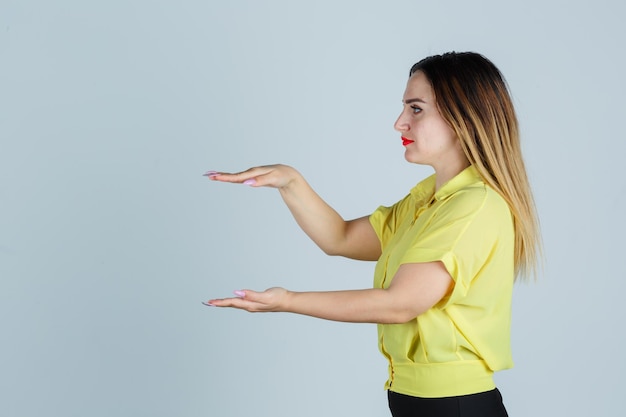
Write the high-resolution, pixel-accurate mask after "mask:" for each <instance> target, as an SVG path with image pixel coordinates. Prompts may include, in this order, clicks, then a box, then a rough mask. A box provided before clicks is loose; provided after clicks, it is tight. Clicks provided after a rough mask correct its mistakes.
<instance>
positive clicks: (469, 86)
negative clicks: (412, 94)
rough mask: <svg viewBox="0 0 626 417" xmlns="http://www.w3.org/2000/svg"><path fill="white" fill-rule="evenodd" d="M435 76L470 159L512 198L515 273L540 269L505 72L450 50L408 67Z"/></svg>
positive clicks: (441, 103)
mask: <svg viewBox="0 0 626 417" xmlns="http://www.w3.org/2000/svg"><path fill="white" fill-rule="evenodd" d="M418 71H419V72H422V73H423V74H424V75H425V76H426V78H428V80H429V81H430V84H431V86H432V89H433V91H434V94H435V100H436V103H437V107H438V109H439V112H440V113H441V116H442V117H443V118H444V119H445V120H446V121H447V123H448V124H449V125H450V126H451V127H452V129H453V130H454V132H455V133H456V136H457V137H458V138H459V139H460V141H461V146H462V148H463V151H464V152H465V155H466V156H467V158H468V159H469V162H470V163H471V164H472V165H473V166H474V167H475V168H476V169H477V170H478V172H479V174H480V175H481V177H482V178H483V180H484V181H485V183H486V184H488V185H489V186H490V187H492V188H493V189H494V190H495V191H496V192H498V193H499V194H500V195H501V196H502V197H503V198H504V199H505V201H506V202H507V203H508V205H509V208H510V209H511V213H512V214H513V224H514V227H515V274H516V277H519V276H521V277H526V276H528V275H536V266H537V262H538V260H539V258H540V254H541V237H540V232H539V221H538V218H537V212H536V208H535V203H534V200H533V196H532V192H531V189H530V184H529V181H528V176H527V175H526V168H525V166H524V161H523V158H522V152H521V147H520V140H519V129H518V123H517V117H516V115H515V109H514V107H513V103H512V100H511V96H510V95H509V90H508V87H507V84H506V81H505V80H504V77H503V76H502V74H501V73H500V71H499V70H498V68H496V66H495V65H494V64H493V63H492V62H491V61H489V60H488V59H487V58H485V57H484V56H482V55H480V54H477V53H474V52H449V53H445V54H443V55H433V56H430V57H427V58H424V59H422V60H421V61H419V62H418V63H416V64H415V65H413V67H412V68H411V71H410V73H409V76H412V75H413V74H414V73H416V72H418Z"/></svg>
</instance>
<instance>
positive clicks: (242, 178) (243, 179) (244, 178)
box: [204, 166, 271, 185]
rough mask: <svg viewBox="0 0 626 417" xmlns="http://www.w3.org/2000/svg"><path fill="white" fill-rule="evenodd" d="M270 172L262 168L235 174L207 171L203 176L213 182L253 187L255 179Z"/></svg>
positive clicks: (268, 168)
mask: <svg viewBox="0 0 626 417" xmlns="http://www.w3.org/2000/svg"><path fill="white" fill-rule="evenodd" d="M270 170H271V169H270V167H265V166H262V167H254V168H249V169H247V170H245V171H241V172H235V173H228V172H218V171H208V172H206V173H205V174H204V176H206V177H208V178H209V179H210V180H214V181H221V182H230V183H239V184H246V185H255V183H256V182H257V181H256V177H258V176H261V175H264V174H266V173H267V172H269V171H270Z"/></svg>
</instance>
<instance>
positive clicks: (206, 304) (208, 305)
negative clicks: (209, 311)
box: [202, 301, 215, 307]
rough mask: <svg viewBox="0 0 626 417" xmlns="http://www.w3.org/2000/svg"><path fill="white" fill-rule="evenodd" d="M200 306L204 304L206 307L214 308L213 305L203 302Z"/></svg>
mask: <svg viewBox="0 0 626 417" xmlns="http://www.w3.org/2000/svg"><path fill="white" fill-rule="evenodd" d="M202 304H204V305H205V306H207V307H215V306H214V305H213V304H211V303H210V302H209V301H203V302H202Z"/></svg>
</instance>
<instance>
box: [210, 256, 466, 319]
mask: <svg viewBox="0 0 626 417" xmlns="http://www.w3.org/2000/svg"><path fill="white" fill-rule="evenodd" d="M453 283H454V282H453V280H452V278H451V277H450V274H449V273H448V271H447V270H446V268H445V267H444V266H443V264H442V263H441V262H427V263H411V264H403V265H402V266H400V268H399V269H398V272H397V273H396V275H395V276H394V278H393V280H392V282H391V285H390V286H389V288H387V289H379V288H372V289H366V290H352V291H329V292H292V291H287V290H285V289H283V288H270V289H268V290H266V291H264V292H255V291H250V290H244V291H241V292H237V293H238V294H239V295H240V298H226V299H219V300H210V301H209V302H208V303H207V304H208V305H211V306H215V307H234V308H238V309H242V310H246V311H250V312H268V311H274V312H289V313H296V314H304V315H307V316H311V317H317V318H321V319H326V320H334V321H344V322H353V323H387V324H391V323H406V322H407V321H410V320H412V319H414V318H415V317H417V316H419V315H420V314H422V313H424V312H425V311H427V310H428V309H430V308H431V307H432V306H434V305H435V304H437V302H439V300H441V299H442V298H443V297H444V296H445V295H446V294H447V293H448V292H449V291H450V290H451V289H452V286H453Z"/></svg>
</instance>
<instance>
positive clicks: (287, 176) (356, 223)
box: [206, 165, 381, 261]
mask: <svg viewBox="0 0 626 417" xmlns="http://www.w3.org/2000/svg"><path fill="white" fill-rule="evenodd" d="M206 175H207V176H208V177H209V178H210V179H211V180H214V181H222V182H232V183H243V184H247V185H250V186H252V187H272V188H277V189H278V190H279V192H280V195H281V197H282V198H283V200H284V201H285V203H286V204H287V207H288V208H289V211H291V213H292V215H293V217H294V218H295V220H296V222H297V223H298V225H299V226H300V227H301V228H302V230H303V231H304V232H305V233H306V234H307V235H308V236H309V237H310V238H311V239H312V240H313V242H315V244H316V245H317V246H319V247H320V249H322V250H323V251H324V252H325V253H327V254H328V255H339V256H345V257H347V258H352V259H360V260H369V261H375V260H377V259H378V257H379V256H380V253H381V248H380V242H379V240H378V237H377V236H376V232H374V229H373V227H372V225H371V224H370V223H369V218H368V217H367V216H365V217H361V218H358V219H355V220H350V221H346V220H344V219H343V218H342V217H341V216H340V215H339V214H338V213H337V212H336V211H335V210H334V209H333V208H332V207H330V206H329V205H328V204H327V203H326V202H325V201H324V200H322V198H320V196H319V195H318V194H317V193H316V192H315V191H314V190H313V189H312V188H311V186H310V185H309V184H308V183H307V182H306V181H305V179H304V177H303V176H302V175H301V174H300V173H299V172H298V171H296V170H295V169H294V168H292V167H289V166H286V165H268V166H262V167H256V168H250V169H248V170H247V171H244V172H240V173H237V174H226V173H215V172H211V173H207V174H206Z"/></svg>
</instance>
